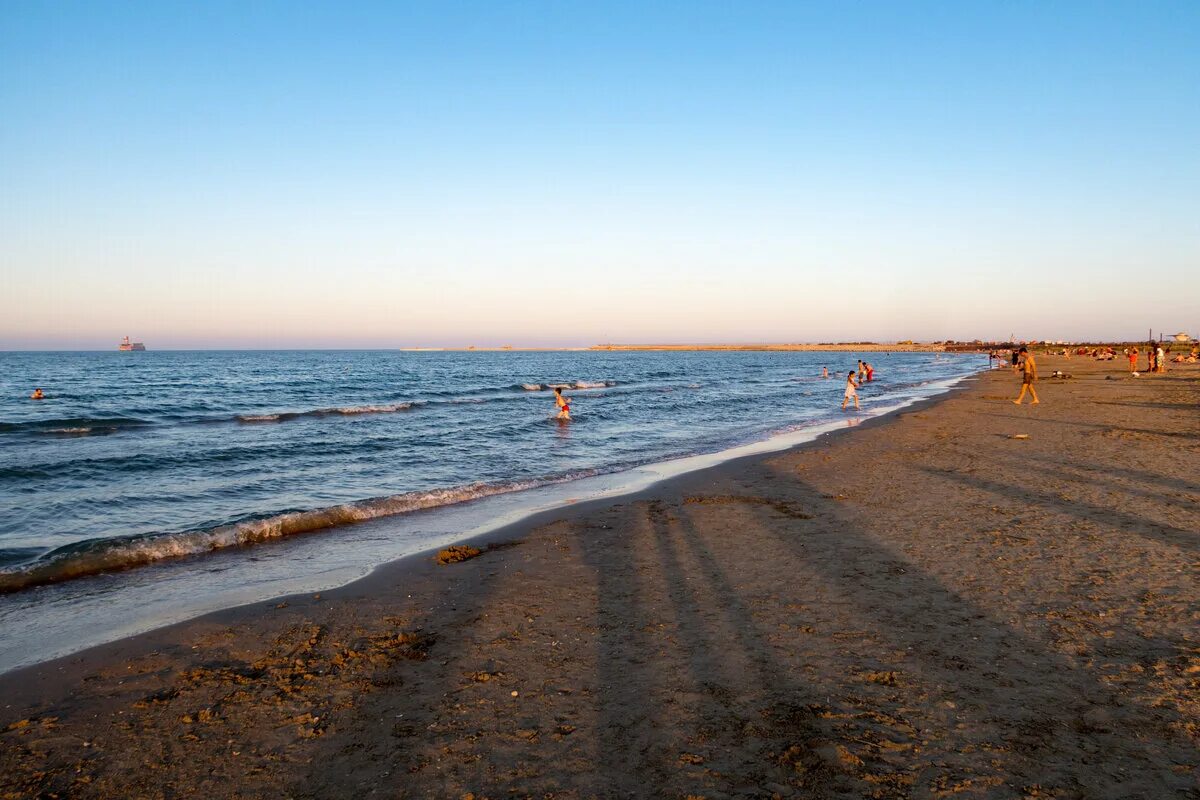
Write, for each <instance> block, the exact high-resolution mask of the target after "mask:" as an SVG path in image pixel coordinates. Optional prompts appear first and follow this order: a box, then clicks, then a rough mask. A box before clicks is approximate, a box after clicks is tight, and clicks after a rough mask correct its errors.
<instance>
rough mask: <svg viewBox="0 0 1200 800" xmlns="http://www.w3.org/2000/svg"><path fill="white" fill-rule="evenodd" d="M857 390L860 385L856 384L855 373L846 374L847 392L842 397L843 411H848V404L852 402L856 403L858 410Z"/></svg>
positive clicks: (855, 406)
mask: <svg viewBox="0 0 1200 800" xmlns="http://www.w3.org/2000/svg"><path fill="white" fill-rule="evenodd" d="M857 388H858V383H856V382H855V380H854V372H853V371H851V372H849V373H847V374H846V392H845V394H844V395H843V396H842V411H845V410H846V404H847V403H849V402H850V401H851V400H853V401H854V408H855V409H857V408H858V392H857V391H855V390H856V389H857Z"/></svg>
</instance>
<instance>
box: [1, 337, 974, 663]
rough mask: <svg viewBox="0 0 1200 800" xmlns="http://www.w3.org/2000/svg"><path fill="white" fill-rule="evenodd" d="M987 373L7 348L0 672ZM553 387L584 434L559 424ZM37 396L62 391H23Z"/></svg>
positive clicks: (962, 365)
mask: <svg viewBox="0 0 1200 800" xmlns="http://www.w3.org/2000/svg"><path fill="white" fill-rule="evenodd" d="M859 357H865V358H866V359H867V360H869V361H870V362H871V363H872V365H873V366H874V367H875V380H874V381H872V382H870V383H868V384H867V385H866V386H864V387H863V389H862V390H861V391H860V398H861V402H862V405H863V411H862V413H861V414H857V415H856V414H855V413H853V412H851V411H846V412H843V411H842V410H841V408H840V405H841V400H842V393H843V388H844V386H845V378H846V373H847V372H849V371H850V370H852V369H854V367H855V366H856V362H857V358H859ZM986 366H987V359H986V357H984V356H976V355H947V354H936V353H866V354H856V353H852V352H839V353H811V352H704V351H700V352H608V351H586V352H561V351H555V352H518V351H511V352H407V351H269V352H246V351H206V352H179V351H177V352H154V351H147V352H137V353H120V352H76V353H0V670H2V669H7V668H11V667H12V666H16V665H19V664H24V663H31V662H33V661H36V660H39V659H42V658H46V657H49V656H52V655H56V654H60V653H64V652H69V651H71V650H73V649H77V648H79V647H82V646H85V645H88V644H93V643H97V642H100V641H105V640H108V639H112V638H116V637H118V636H122V635H126V634H129V633H133V632H137V631H140V630H145V629H148V628H150V627H153V626H155V625H159V624H163V623H166V622H171V621H175V620H178V619H183V618H186V617H188V616H194V615H195V614H198V613H202V612H204V611H209V610H213V609H215V608H220V607H225V606H229V605H234V604H237V603H242V602H250V601H253V600H259V599H265V598H268V597H271V596H275V595H278V594H280V593H283V592H288V591H297V590H310V589H316V588H328V587H330V586H335V585H338V584H340V583H344V582H346V581H349V580H352V579H353V578H355V577H358V576H360V575H362V574H365V572H367V571H369V570H370V569H371V568H372V567H374V566H376V565H378V564H379V563H383V562H384V561H387V560H391V559H394V558H397V557H400V556H403V555H405V554H408V553H413V552H419V551H421V550H425V549H429V548H431V547H435V546H442V545H443V544H445V543H449V542H452V541H455V540H457V539H461V538H463V537H464V536H467V535H472V534H474V533H477V532H478V531H480V530H483V529H486V528H487V527H488V526H489V525H495V524H499V523H500V522H502V521H508V520H512V519H517V518H519V517H520V516H521V515H522V514H526V513H529V512H530V511H533V510H537V509H541V508H547V507H553V506H554V505H555V504H557V503H562V502H569V501H572V500H576V499H580V498H581V497H595V496H608V495H613V494H618V493H620V492H622V491H628V490H632V489H633V488H636V487H637V486H640V485H644V484H645V483H646V482H648V481H652V480H654V479H657V478H659V477H661V476H662V475H664V474H666V473H664V472H663V470H662V469H659V468H655V467H652V466H651V465H661V464H662V463H664V462H671V463H674V464H676V465H686V464H695V465H702V464H707V463H713V461H714V459H716V460H719V459H720V457H721V454H730V453H735V452H743V451H744V448H745V447H746V446H747V445H752V443H755V442H771V441H776V442H783V441H785V440H786V441H788V442H790V441H793V440H797V437H799V438H800V439H802V438H804V437H805V436H806V435H808V434H811V433H814V432H816V431H818V430H822V429H824V427H827V426H829V425H831V424H843V421H847V420H848V421H853V420H854V419H857V418H860V417H861V416H864V415H870V414H873V413H879V412H880V411H882V410H886V409H889V408H893V407H896V406H897V405H899V404H903V403H905V402H911V401H912V400H915V399H919V398H922V397H925V396H929V395H930V394H933V393H936V392H938V391H942V390H944V389H945V388H946V386H947V385H949V383H951V382H953V381H954V380H955V379H958V378H961V377H963V376H966V375H969V374H971V373H973V372H976V371H978V370H980V369H983V368H985V367H986ZM823 367H827V368H828V370H829V373H830V376H831V377H830V378H828V379H822V378H821V377H820V376H821V372H822V368H823ZM556 386H557V387H562V388H563V390H564V394H565V395H566V396H567V397H569V398H570V401H571V416H572V420H571V421H570V422H569V423H565V422H560V421H557V420H556V419H555V418H554V417H555V413H556V408H555V403H554V396H553V387H556ZM34 387H41V388H42V389H43V390H44V392H45V395H46V399H45V400H41V401H32V400H30V399H28V395H29V393H30V392H31V391H32V390H33V388H34ZM780 437H784V438H783V439H781V438H780ZM736 448H743V450H736ZM714 454H715V455H714ZM689 457H692V459H693V460H692V461H687V460H686V459H688V458H689ZM695 457H704V458H701V459H700V460H699V461H696V460H695ZM680 459H685V460H684V461H679V460H680ZM681 468H683V467H679V466H677V467H675V469H676V471H678V470H679V469H681ZM687 468H690V467H687ZM668 472H669V470H668Z"/></svg>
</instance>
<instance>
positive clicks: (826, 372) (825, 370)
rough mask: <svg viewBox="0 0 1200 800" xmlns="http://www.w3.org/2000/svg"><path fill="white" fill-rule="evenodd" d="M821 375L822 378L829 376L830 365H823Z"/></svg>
mask: <svg viewBox="0 0 1200 800" xmlns="http://www.w3.org/2000/svg"><path fill="white" fill-rule="evenodd" d="M821 377H822V378H828V377H829V367H821Z"/></svg>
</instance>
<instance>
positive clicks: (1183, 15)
mask: <svg viewBox="0 0 1200 800" xmlns="http://www.w3.org/2000/svg"><path fill="white" fill-rule="evenodd" d="M1198 267H1200V2H1195V0H1191V1H1190V2H1177V3H1153V2H1149V3H1147V2H1138V3H1134V2H1129V3H1103V2H1081V3H1071V2H1053V0H1039V1H1038V2H1032V1H1028V2H1026V1H1023V0H1006V1H1005V2H993V3H984V2H980V3H961V2H944V3H904V2H878V3H871V2H854V3H843V2H839V3H827V4H826V3H803V2H779V3H752V2H749V3H743V2H737V3H734V2H722V3H628V4H616V3H590V4H585V3H572V2H544V3H505V2H480V3H440V2H439V3H434V2H430V3H424V4H411V5H406V4H401V3H380V4H378V5H373V4H370V3H330V4H327V5H321V4H310V3H278V4H274V3H263V2H255V3H245V2H237V3H224V2H204V3H200V2H197V3H194V4H181V3H166V2H163V3H116V4H109V3H103V2H79V3H71V2H60V3H34V2H28V3H26V2H16V1H15V0H14V2H7V3H4V4H3V5H0V348H16V349H23V348H43V347H97V348H105V349H107V348H110V347H112V346H113V345H114V343H115V341H116V340H117V339H118V338H119V337H120V336H122V335H125V334H127V333H128V334H130V335H132V336H134V338H138V339H144V340H145V341H146V342H147V343H148V345H149V346H151V347H156V348H165V347H208V346H214V347H258V346H264V347H267V346H270V347H289V346H329V347H337V346H407V345H436V344H444V345H463V344H476V345H487V344H517V345H529V344H546V345H572V344H591V343H595V342H601V341H615V342H644V341H652V340H653V341H677V342H681V341H692V342H704V341H710V342H711V341H763V340H772V341H826V340H841V339H875V340H886V339H897V338H904V339H907V338H915V339H933V338H937V339H942V338H973V337H1007V336H1008V334H1009V333H1016V335H1017V336H1018V337H1019V338H1043V337H1049V338H1083V337H1136V336H1144V335H1145V332H1146V329H1147V328H1148V327H1151V326H1153V327H1154V328H1155V329H1156V330H1157V329H1159V328H1164V329H1168V332H1174V331H1176V330H1180V329H1187V330H1190V331H1192V332H1193V333H1194V334H1200V330H1197V328H1200V289H1197V269H1198Z"/></svg>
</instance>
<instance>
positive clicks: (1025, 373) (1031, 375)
mask: <svg viewBox="0 0 1200 800" xmlns="http://www.w3.org/2000/svg"><path fill="white" fill-rule="evenodd" d="M1036 380H1037V362H1035V361H1034V360H1033V353H1031V352H1029V351H1028V350H1027V349H1026V348H1024V347H1022V348H1021V393H1020V394H1019V395H1017V399H1016V400H1013V402H1014V403H1016V404H1017V405H1021V401H1022V400H1024V399H1025V392H1026V391H1028V392H1029V393H1030V394H1031V395H1033V402H1032V403H1030V405H1037V404H1038V403H1040V402H1042V401H1041V400H1038V396H1037V391H1036V390H1035V389H1034V388H1033V383H1034V381H1036Z"/></svg>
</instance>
